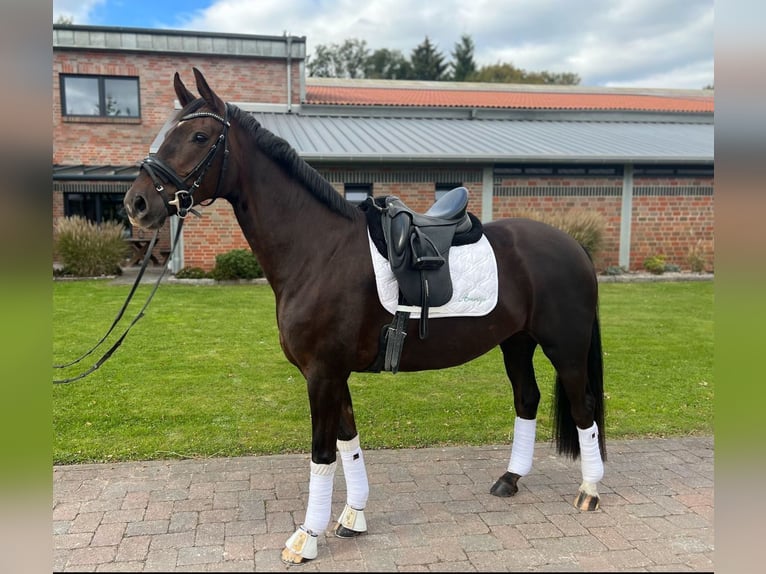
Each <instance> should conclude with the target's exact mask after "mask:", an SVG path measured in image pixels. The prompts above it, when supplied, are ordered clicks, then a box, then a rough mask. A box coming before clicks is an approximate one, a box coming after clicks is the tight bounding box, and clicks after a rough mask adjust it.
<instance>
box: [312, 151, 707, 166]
mask: <svg viewBox="0 0 766 574" xmlns="http://www.w3.org/2000/svg"><path fill="white" fill-rule="evenodd" d="M299 155H300V156H301V157H302V158H303V159H304V160H306V161H307V162H309V163H310V162H344V163H421V164H423V163H461V164H465V163H483V164H495V163H508V162H520V163H521V162H523V163H551V162H555V163H591V164H593V163H603V164H613V163H620V164H625V163H631V164H678V163H684V164H713V163H714V161H713V158H712V157H701V156H695V157H668V156H662V157H649V156H647V157H623V156H614V157H608V156H545V157H540V156H514V155H481V156H479V155H474V156H437V155H420V156H413V155H396V154H390V155H380V154H357V155H348V154H312V153H300V152H299Z"/></svg>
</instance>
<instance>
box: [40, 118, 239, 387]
mask: <svg viewBox="0 0 766 574" xmlns="http://www.w3.org/2000/svg"><path fill="white" fill-rule="evenodd" d="M202 117H210V118H214V119H216V120H218V121H219V122H221V124H223V129H222V130H221V134H220V135H219V136H218V139H217V140H216V141H215V143H214V144H213V145H212V147H211V148H210V149H209V150H208V152H207V154H205V156H204V157H203V158H202V159H201V160H200V161H199V162H198V163H197V165H195V166H194V169H192V170H191V171H190V172H189V174H188V175H187V176H186V177H183V178H182V177H180V176H178V174H176V172H175V170H174V169H173V168H171V167H170V166H168V165H167V164H166V163H165V162H163V161H162V160H161V159H159V158H157V157H155V156H154V155H151V154H150V155H148V156H147V157H145V158H144V160H143V161H142V162H141V165H140V168H141V169H144V170H146V173H147V174H149V177H150V178H151V179H152V182H154V189H155V190H156V191H157V193H159V194H160V195H161V196H162V200H163V202H164V203H165V209H167V211H168V214H169V215H173V212H172V211H173V210H172V209H171V208H175V212H176V213H175V215H177V216H178V218H179V222H178V227H177V228H176V234H175V237H174V238H173V242H172V248H171V251H170V255H169V257H172V256H173V253H174V252H175V249H176V245H178V240H179V239H180V237H181V229H182V228H183V223H184V219H185V218H186V216H187V215H188V214H189V213H193V214H194V215H196V216H197V217H200V213H199V212H198V211H197V210H196V209H194V207H193V206H194V198H193V193H194V191H195V190H196V189H197V188H199V186H200V184H201V183H202V180H203V178H204V177H205V174H206V173H207V171H208V169H210V166H211V165H212V164H213V160H214V159H215V156H216V153H217V152H218V149H219V146H223V147H222V149H223V164H222V166H221V171H220V172H219V174H218V182H217V184H216V191H215V194H214V195H213V196H212V199H211V200H210V202H209V203H207V204H205V205H209V204H210V203H212V202H213V201H215V199H216V198H217V197H218V196H219V193H218V192H219V191H220V188H221V183H222V182H223V178H224V174H225V172H226V167H227V163H228V159H229V145H228V140H227V136H228V130H229V127H230V126H231V124H230V122H229V104H226V116H225V117H223V118H222V117H221V116H219V115H218V114H214V113H212V112H194V113H191V114H187V115H185V116H183V117H182V118H181V119H180V120H179V121H185V120H191V119H195V118H202ZM158 174H159V175H158ZM195 174H196V178H195V180H194V182H193V183H192V185H191V189H187V187H188V186H187V185H186V180H188V179H190V178H191V177H192V176H195ZM163 180H164V181H165V182H166V183H170V184H172V185H173V186H174V187H175V188H176V192H175V196H174V198H173V199H169V198H168V195H167V193H165V187H164V185H163ZM158 234H159V230H156V231H155V232H154V235H153V236H152V239H151V242H150V243H149V247H148V248H147V250H146V255H145V256H144V259H143V261H142V262H141V268H140V269H139V271H138V274H137V275H136V280H135V281H134V283H133V286H132V287H131V290H130V292H129V293H128V297H127V299H126V300H125V303H123V304H122V308H121V309H120V310H119V311H118V313H117V316H116V317H115V319H114V321H112V325H111V326H110V327H109V329H108V330H107V332H106V333H105V334H104V336H103V337H101V339H99V341H98V342H97V343H96V344H95V345H94V346H93V347H92V348H91V349H90V350H88V351H86V352H85V353H83V354H82V355H80V356H79V357H78V358H77V359H75V360H73V361H70V362H68V363H64V364H61V365H53V368H54V369H63V368H66V367H71V366H72V365H75V364H77V363H79V362H80V361H82V360H83V359H84V358H85V357H87V356H89V355H90V354H91V353H93V352H94V351H95V350H96V349H97V348H98V347H99V346H100V345H101V344H102V343H103V342H104V341H105V340H106V338H107V337H108V336H109V334H110V333H111V332H112V331H113V330H114V328H115V327H116V326H117V324H118V323H119V321H120V319H121V318H122V316H123V314H124V313H125V310H126V309H127V307H128V304H129V303H130V300H131V299H132V298H133V294H134V293H135V292H136V288H137V287H138V285H139V283H140V282H141V278H142V277H143V275H144V271H146V267H147V265H148V264H149V261H150V260H151V255H152V249H154V245H155V244H156V242H157V236H158ZM166 271H167V265H165V266H164V267H163V269H162V273H160V276H159V277H158V278H157V282H156V283H155V285H154V288H153V289H152V291H151V293H150V294H149V297H148V298H147V300H146V303H144V305H143V307H141V310H140V311H139V312H138V314H137V315H136V317H135V318H134V319H133V320H132V321H131V323H130V324H129V325H128V327H127V328H126V329H125V331H124V332H123V333H122V335H121V336H120V337H119V339H117V341H116V342H115V343H114V344H113V345H112V346H111V347H110V348H109V349H108V350H107V351H106V352H105V353H104V354H103V355H102V357H101V358H100V359H99V360H98V361H96V363H95V364H94V365H93V366H91V367H90V368H88V369H87V370H85V371H83V372H82V373H80V374H79V375H76V376H73V377H69V378H66V379H54V380H53V384H65V383H71V382H74V381H77V380H80V379H82V378H84V377H86V376H87V375H89V374H91V373H92V372H93V371H95V370H96V369H98V368H99V367H100V366H101V365H103V364H104V363H105V362H106V360H107V359H108V358H109V357H111V356H112V354H113V353H114V352H115V351H116V350H117V348H118V347H119V346H120V345H121V344H122V342H123V340H125V337H126V336H127V334H128V331H130V329H131V328H132V327H133V325H135V324H136V323H137V322H138V320H139V319H140V318H141V317H143V316H144V311H145V310H146V308H147V306H148V305H149V302H150V301H151V300H152V298H153V297H154V294H155V293H156V292H157V288H158V287H159V285H160V282H161V281H162V278H163V277H164V276H165V272H166Z"/></svg>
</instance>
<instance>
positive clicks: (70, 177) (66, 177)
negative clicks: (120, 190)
mask: <svg viewBox="0 0 766 574" xmlns="http://www.w3.org/2000/svg"><path fill="white" fill-rule="evenodd" d="M135 179H136V175H87V174H81V173H80V174H66V173H63V174H58V175H57V174H55V173H54V174H53V180H54V181H135Z"/></svg>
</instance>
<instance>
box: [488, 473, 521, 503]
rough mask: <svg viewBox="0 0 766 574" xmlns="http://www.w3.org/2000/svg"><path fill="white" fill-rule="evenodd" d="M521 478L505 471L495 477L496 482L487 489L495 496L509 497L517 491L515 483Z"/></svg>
mask: <svg viewBox="0 0 766 574" xmlns="http://www.w3.org/2000/svg"><path fill="white" fill-rule="evenodd" d="M519 478H521V477H520V476H519V475H518V474H515V473H513V472H506V473H505V474H504V475H503V476H501V477H500V478H498V479H497V482H495V484H493V485H492V488H490V489H489V493H490V494H493V495H495V496H502V497H505V498H507V497H509V496H513V495H514V494H516V493H517V492H518V491H519V487H518V486H517V485H516V483H517V482H518V481H519Z"/></svg>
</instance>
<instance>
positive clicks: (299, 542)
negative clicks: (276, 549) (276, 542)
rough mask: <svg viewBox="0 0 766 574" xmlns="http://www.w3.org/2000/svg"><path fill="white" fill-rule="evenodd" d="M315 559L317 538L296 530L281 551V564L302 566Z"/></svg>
mask: <svg viewBox="0 0 766 574" xmlns="http://www.w3.org/2000/svg"><path fill="white" fill-rule="evenodd" d="M316 557H317V536H316V534H312V533H311V532H309V531H306V530H304V529H303V527H301V528H298V530H296V531H295V532H294V533H293V535H292V536H290V538H288V539H287V542H285V547H284V548H283V549H282V562H284V563H285V564H303V563H304V562H305V561H307V560H313V559H314V558H316Z"/></svg>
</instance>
